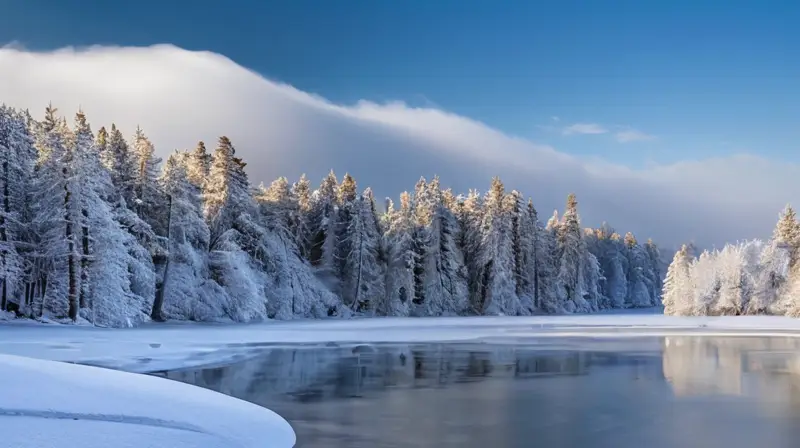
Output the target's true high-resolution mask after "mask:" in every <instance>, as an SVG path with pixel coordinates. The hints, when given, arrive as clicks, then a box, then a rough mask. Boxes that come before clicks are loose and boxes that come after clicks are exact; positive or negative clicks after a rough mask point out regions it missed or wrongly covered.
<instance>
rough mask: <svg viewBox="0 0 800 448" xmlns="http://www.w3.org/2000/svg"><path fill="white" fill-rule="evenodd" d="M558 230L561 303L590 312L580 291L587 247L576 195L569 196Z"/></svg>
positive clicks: (558, 280) (574, 309) (567, 308)
mask: <svg viewBox="0 0 800 448" xmlns="http://www.w3.org/2000/svg"><path fill="white" fill-rule="evenodd" d="M555 216H556V215H554V218H555ZM551 228H553V227H552V226H551ZM555 231H556V236H557V238H558V253H559V255H560V257H559V268H558V277H557V280H556V281H557V285H558V289H559V293H560V298H561V302H562V303H563V304H564V307H565V309H566V311H568V312H575V311H588V310H589V308H590V306H589V304H588V303H587V302H586V300H584V298H583V293H584V291H582V290H581V289H580V286H581V281H580V280H581V276H582V275H583V274H582V272H581V270H582V268H583V258H584V252H585V251H586V248H585V246H584V242H583V231H582V230H581V224H580V217H579V216H578V201H577V199H576V198H575V195H574V194H570V195H569V196H567V208H566V210H565V211H564V215H563V216H562V218H561V222H560V224H559V225H558V226H557V227H555Z"/></svg>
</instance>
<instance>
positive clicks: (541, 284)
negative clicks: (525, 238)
mask: <svg viewBox="0 0 800 448" xmlns="http://www.w3.org/2000/svg"><path fill="white" fill-rule="evenodd" d="M528 214H529V215H530V220H531V221H532V222H533V223H534V230H535V233H534V238H533V251H534V263H533V265H534V279H533V281H534V299H533V303H534V307H535V308H536V309H537V310H540V311H545V312H549V313H554V312H557V311H559V310H560V304H559V303H558V293H557V291H556V275H557V273H558V266H557V262H558V260H557V259H556V258H555V256H554V254H555V252H556V246H557V242H556V239H555V236H554V234H553V232H551V231H548V230H547V229H545V227H544V225H543V224H542V223H541V222H540V221H539V215H538V213H537V212H536V208H535V207H534V206H533V201H531V200H529V201H528Z"/></svg>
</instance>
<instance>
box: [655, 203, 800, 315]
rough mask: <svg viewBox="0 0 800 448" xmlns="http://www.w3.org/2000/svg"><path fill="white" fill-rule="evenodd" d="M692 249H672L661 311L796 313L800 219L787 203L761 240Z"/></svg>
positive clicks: (798, 311)
mask: <svg viewBox="0 0 800 448" xmlns="http://www.w3.org/2000/svg"><path fill="white" fill-rule="evenodd" d="M695 252H696V251H695V249H694V247H693V246H691V245H684V246H683V247H681V249H680V250H679V251H678V252H676V253H675V256H674V257H673V259H672V263H671V264H670V265H669V268H668V270H667V274H666V278H665V280H664V289H663V293H662V299H663V304H664V314H670V315H679V316H704V315H715V316H720V315H743V314H775V315H788V316H793V317H800V263H798V259H800V222H798V220H797V216H796V214H795V211H794V209H792V207H791V206H788V205H787V206H786V208H785V209H784V210H783V211H782V212H781V214H780V217H779V219H778V223H777V225H776V226H775V230H774V232H773V234H772V237H771V238H770V239H769V240H768V241H766V242H765V241H761V240H752V241H745V242H740V243H736V244H727V245H726V246H725V247H723V248H722V249H720V250H715V251H708V250H706V251H703V252H702V253H700V255H699V256H695V255H696V254H695Z"/></svg>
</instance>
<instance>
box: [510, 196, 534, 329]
mask: <svg viewBox="0 0 800 448" xmlns="http://www.w3.org/2000/svg"><path fill="white" fill-rule="evenodd" d="M506 200H507V202H508V207H509V209H510V212H511V229H512V244H513V249H514V283H515V291H516V294H517V297H519V304H520V307H519V309H518V310H517V313H516V314H521V315H529V314H531V313H533V311H534V309H535V306H534V296H535V295H536V293H535V275H536V265H535V260H536V254H535V239H536V223H535V221H533V219H534V216H532V213H531V210H532V209H533V203H532V202H530V201H529V202H528V203H529V206H530V208H529V206H528V205H526V204H525V202H524V198H523V196H522V193H520V192H519V191H516V190H514V191H512V192H511V193H510V194H508V196H507V197H506Z"/></svg>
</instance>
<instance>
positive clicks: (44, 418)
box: [0, 332, 295, 448]
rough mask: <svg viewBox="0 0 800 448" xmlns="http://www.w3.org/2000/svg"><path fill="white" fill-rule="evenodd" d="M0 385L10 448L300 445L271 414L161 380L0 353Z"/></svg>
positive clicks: (1, 429)
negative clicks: (11, 447)
mask: <svg viewBox="0 0 800 448" xmlns="http://www.w3.org/2000/svg"><path fill="white" fill-rule="evenodd" d="M11 334H14V333H13V332H11ZM0 382H2V392H0V434H3V436H2V440H3V442H2V445H3V446H13V447H17V448H27V447H37V448H44V447H75V446H80V447H82V448H107V447H112V446H113V447H115V448H120V447H137V448H140V447H171V448H180V447H190V446H191V447H196V448H205V447H208V448H212V447H213V448H218V447H222V446H224V447H231V448H251V447H252V448H256V447H259V448H289V447H292V446H293V445H294V443H295V434H294V431H293V430H292V428H291V426H290V425H289V423H287V422H286V420H284V419H283V418H281V417H280V416H278V415H277V414H275V413H274V412H272V411H270V410H268V409H265V408H262V407H260V406H257V405H254V404H251V403H248V402H245V401H242V400H238V399H235V398H232V397H228V396H226V395H222V394H218V393H216V392H212V391H210V390H207V389H202V388H198V387H194V386H190V385H187V384H183V383H179V382H175V381H169V380H165V379H162V378H156V377H152V376H146V375H136V374H131V373H126V372H119V371H115V370H108V369H102V368H98V367H87V366H81V365H76V364H67V363H60V362H52V361H46V360H38V359H31V358H24V357H18V356H10V355H0ZM22 428H27V429H22Z"/></svg>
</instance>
